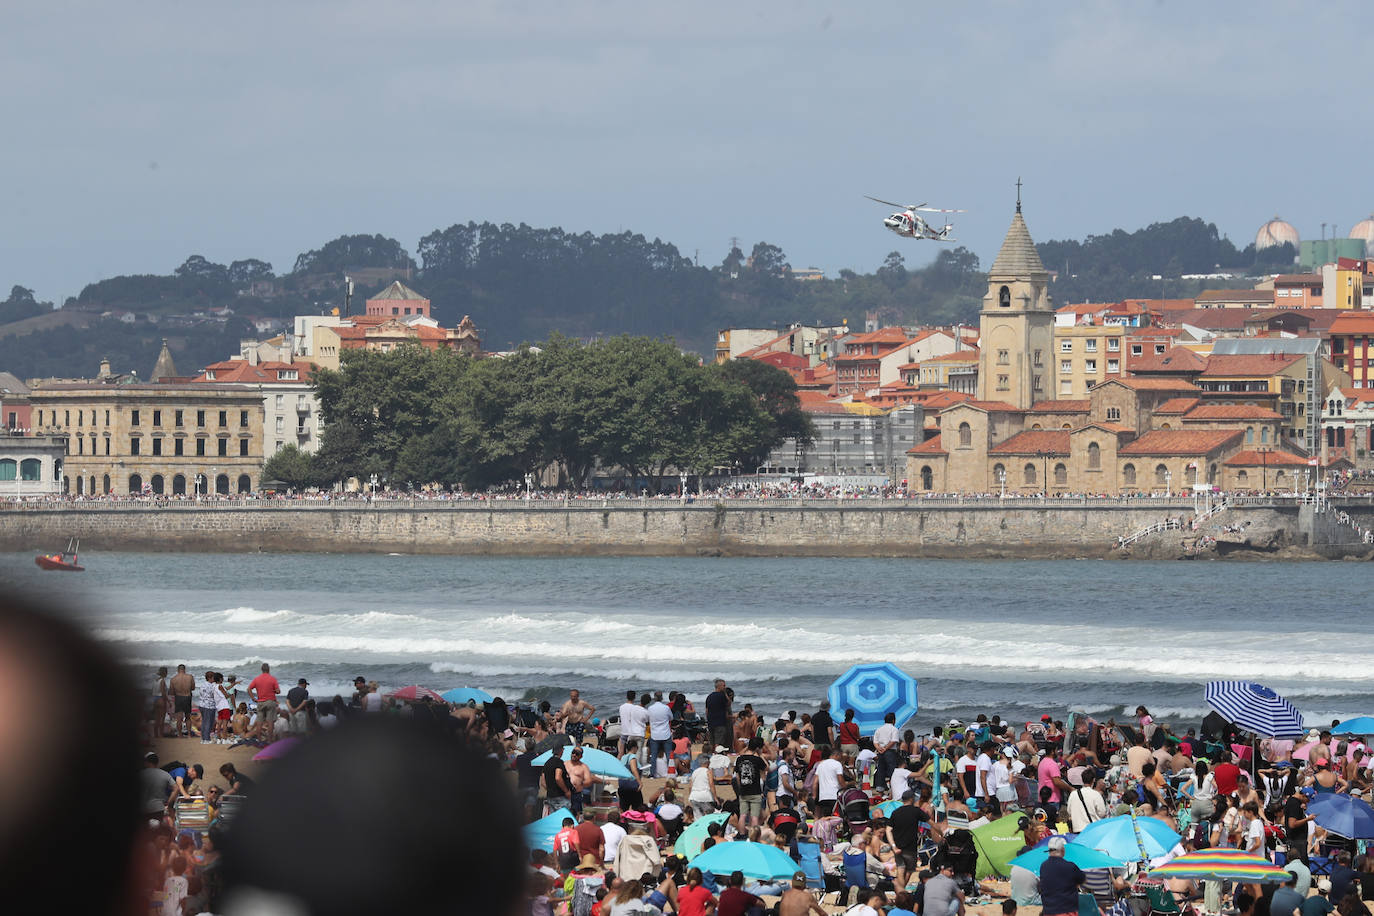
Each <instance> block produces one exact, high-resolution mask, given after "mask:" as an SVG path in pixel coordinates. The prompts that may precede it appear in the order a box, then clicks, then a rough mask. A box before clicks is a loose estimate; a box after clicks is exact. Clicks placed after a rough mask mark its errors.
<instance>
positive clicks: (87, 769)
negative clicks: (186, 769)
mask: <svg viewBox="0 0 1374 916" xmlns="http://www.w3.org/2000/svg"><path fill="white" fill-rule="evenodd" d="M0 697H3V702H0V900H5V901H9V904H8V905H17V902H18V901H20V900H30V901H35V902H36V903H37V906H38V907H41V908H42V909H53V908H56V909H61V910H69V911H72V912H80V913H86V914H105V913H109V914H118V913H146V912H147V893H148V887H147V886H144V884H145V882H146V881H148V880H151V879H152V878H153V877H154V875H153V874H152V873H151V872H150V871H149V870H147V869H145V868H142V867H140V865H139V864H138V863H137V862H135V855H134V850H135V848H136V847H137V845H138V844H136V842H135V838H136V837H137V835H138V829H139V813H138V807H139V790H138V786H139V770H140V769H141V768H142V754H141V753H140V747H139V739H140V722H141V718H140V715H139V709H138V699H137V693H136V692H135V690H134V688H133V686H132V685H131V684H129V683H128V682H127V681H126V679H125V676H124V672H123V671H122V670H121V669H120V667H119V665H118V664H117V663H116V662H115V661H114V659H113V658H112V657H111V656H110V655H109V654H107V653H106V652H105V650H104V649H103V648H102V647H101V646H99V645H98V644H97V643H96V642H95V641H94V640H92V639H90V638H89V637H87V636H86V635H85V634H84V633H82V632H81V631H80V630H78V629H77V628H76V627H74V626H72V625H71V624H69V623H67V622H66V621H64V620H62V619H60V618H59V617H57V616H54V615H52V614H48V613H44V611H43V610H42V609H41V608H39V607H37V606H35V605H33V604H30V603H28V602H26V601H25V600H24V599H22V598H19V597H17V596H14V595H6V596H4V597H0ZM74 844H75V845H74ZM77 847H79V848H80V849H81V850H82V853H81V855H80V857H79V862H74V861H73V858H72V853H73V850H74V849H75V848H77Z"/></svg>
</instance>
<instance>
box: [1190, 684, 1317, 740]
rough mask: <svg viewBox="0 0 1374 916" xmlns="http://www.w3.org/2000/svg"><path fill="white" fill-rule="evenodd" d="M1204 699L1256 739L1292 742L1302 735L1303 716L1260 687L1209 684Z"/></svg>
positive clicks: (1277, 696) (1257, 685)
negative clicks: (1267, 738)
mask: <svg viewBox="0 0 1374 916" xmlns="http://www.w3.org/2000/svg"><path fill="white" fill-rule="evenodd" d="M1206 696H1207V703H1208V705H1210V706H1211V707H1212V708H1213V709H1215V710H1216V711H1217V712H1219V713H1221V714H1222V715H1223V716H1225V717H1226V718H1227V719H1229V720H1231V721H1232V722H1234V723H1236V724H1237V725H1240V726H1242V727H1244V728H1248V729H1250V731H1252V732H1254V733H1255V734H1257V735H1264V736H1266V737H1269V738H1291V737H1296V736H1298V735H1301V734H1302V733H1303V726H1302V713H1300V712H1298V709H1297V707H1296V706H1294V705H1293V704H1292V703H1290V702H1288V701H1287V700H1285V699H1284V698H1283V697H1281V696H1279V695H1278V694H1277V693H1275V692H1274V691H1272V690H1270V689H1269V688H1268V687H1265V686H1264V685H1263V684H1255V683H1251V682H1250V681H1212V682H1210V683H1209V684H1208V685H1207V692H1206Z"/></svg>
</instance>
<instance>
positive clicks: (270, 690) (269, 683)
mask: <svg viewBox="0 0 1374 916" xmlns="http://www.w3.org/2000/svg"><path fill="white" fill-rule="evenodd" d="M248 689H249V690H254V691H257V695H258V702H259V703H268V702H275V701H276V699H277V694H279V693H281V685H280V684H278V683H277V679H276V678H274V677H273V676H272V675H270V674H268V673H267V672H266V671H264V672H263V673H262V674H259V675H258V676H257V677H255V678H253V681H252V683H250V684H249V685H248Z"/></svg>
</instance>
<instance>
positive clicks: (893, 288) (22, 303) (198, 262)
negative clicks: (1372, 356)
mask: <svg viewBox="0 0 1374 916" xmlns="http://www.w3.org/2000/svg"><path fill="white" fill-rule="evenodd" d="M1037 247H1038V249H1039V251H1040V255H1041V258H1042V260H1043V261H1044V262H1045V266H1046V267H1047V268H1049V269H1050V270H1051V271H1055V272H1056V273H1057V277H1056V280H1055V282H1054V283H1053V285H1052V287H1051V293H1052V295H1053V296H1054V298H1055V300H1056V301H1057V302H1060V303H1068V302H1081V301H1104V300H1117V299H1121V298H1125V297H1144V296H1159V295H1169V296H1186V295H1192V294H1195V293H1196V292H1197V291H1198V290H1200V289H1202V288H1205V287H1206V286H1208V285H1212V286H1215V285H1218V284H1217V283H1210V284H1209V283H1207V282H1206V281H1182V280H1179V279H1177V278H1178V277H1180V275H1182V274H1188V273H1213V272H1216V271H1217V270H1218V268H1219V267H1220V268H1221V269H1227V270H1231V271H1241V272H1269V273H1272V272H1278V271H1281V270H1284V269H1287V268H1288V265H1289V264H1290V263H1291V261H1292V257H1293V251H1292V248H1291V246H1283V247H1282V248H1278V249H1268V250H1265V251H1262V252H1258V253H1256V252H1255V250H1254V247H1253V246H1249V247H1246V248H1244V249H1239V250H1238V249H1236V248H1235V246H1234V245H1233V244H1232V243H1231V242H1230V241H1229V240H1228V239H1226V238H1225V237H1223V236H1221V235H1220V234H1219V233H1218V231H1217V228H1216V226H1215V225H1213V224H1210V223H1204V222H1203V221H1202V220H1199V219H1193V218H1189V217H1181V218H1179V219H1176V220H1173V221H1172V222H1168V223H1156V224H1153V225H1150V226H1147V227H1145V228H1143V229H1139V230H1137V231H1134V232H1126V231H1124V230H1120V229H1118V230H1115V231H1113V232H1111V233H1108V234H1105V235H1094V236H1088V237H1087V238H1085V239H1083V240H1082V241H1074V240H1054V241H1049V242H1044V243H1042V244H1040V245H1038V246H1037ZM906 250H907V249H903V250H902V251H892V252H890V253H889V254H888V255H887V256H886V257H885V258H884V259H883V261H882V263H881V264H879V265H877V266H875V267H874V268H873V270H872V271H871V272H869V273H860V272H857V271H855V270H849V269H844V270H841V271H839V274H838V276H836V277H833V278H825V279H819V280H815V279H806V280H801V279H798V278H796V277H795V276H793V273H792V267H791V265H790V263H789V262H788V259H787V255H786V253H785V252H784V251H783V250H782V249H781V248H779V247H778V246H776V245H773V244H771V243H769V242H766V241H758V242H756V243H754V244H753V245H752V247H750V248H749V249H748V253H747V254H746V251H745V250H744V249H743V248H740V247H732V248H731V250H730V251H728V252H727V253H726V254H725V256H724V258H723V259H722V260H721V262H720V263H719V264H717V265H715V266H713V267H712V266H699V265H697V264H695V263H693V261H692V260H691V259H690V258H687V257H685V256H683V255H682V253H681V252H680V251H679V250H678V249H677V247H676V246H674V245H673V244H671V243H669V242H666V241H663V240H662V239H657V238H655V239H652V240H651V239H649V238H647V237H645V236H643V235H640V234H638V233H632V232H622V233H614V234H606V235H594V234H592V233H590V232H583V233H574V232H569V231H566V230H564V229H561V228H557V227H553V228H539V227H532V226H528V225H525V224H523V223H522V224H519V225H513V224H510V223H503V224H499V225H498V224H495V223H490V222H483V223H477V222H468V223H455V224H454V225H452V226H449V227H448V228H447V229H438V230H435V231H434V232H431V233H429V234H428V235H426V236H424V237H423V238H422V239H420V241H419V245H418V247H417V248H416V254H415V256H414V257H412V255H411V254H410V252H408V251H407V250H406V249H405V247H404V246H402V245H401V243H400V242H399V241H397V240H396V239H391V238H387V237H385V236H381V235H367V234H356V235H344V236H340V237H339V238H336V239H333V240H331V241H329V242H326V243H325V244H323V245H321V246H319V247H318V248H314V249H310V250H308V251H305V252H302V253H301V254H300V255H299V256H297V258H296V259H295V261H294V263H293V265H292V269H291V270H290V271H289V272H287V273H285V274H277V273H275V272H274V270H273V266H272V265H271V264H270V263H268V262H266V261H263V260H261V259H258V258H252V257H246V258H243V259H241V260H235V261H231V262H230V263H228V264H220V263H215V262H212V261H210V260H208V259H206V258H204V257H202V256H200V255H194V254H193V255H191V256H189V257H188V258H186V260H185V261H184V262H183V263H182V264H181V265H180V266H178V267H177V268H176V269H175V270H174V271H172V272H171V273H170V274H167V275H132V276H117V277H111V278H108V279H105V280H100V281H98V282H95V283H91V284H90V285H88V286H86V287H85V288H84V289H83V290H82V291H81V293H80V295H78V296H76V297H74V298H72V299H69V300H68V301H67V302H66V303H65V304H64V309H76V310H80V311H82V312H83V313H85V314H86V315H87V316H88V317H87V318H86V319H85V320H83V321H82V322H79V323H72V326H71V327H64V328H61V329H60V330H59V329H57V328H52V327H48V328H46V329H44V330H36V331H33V332H32V333H27V331H28V330H29V328H28V326H20V327H21V328H22V331H21V330H20V329H19V328H16V335H13V336H10V335H6V333H5V328H6V325H7V324H9V323H14V322H18V321H22V320H29V321H32V320H33V319H34V317H35V316H38V315H42V314H44V313H47V312H48V311H49V309H50V307H49V305H48V304H46V303H38V302H35V301H34V299H33V294H32V292H31V291H29V290H27V289H24V288H23V287H20V286H16V287H14V289H13V290H12V291H11V294H10V297H9V299H7V300H5V301H4V302H0V368H4V369H7V370H9V371H11V372H14V373H16V374H17V375H19V376H21V377H32V376H38V375H53V374H56V375H73V374H84V373H88V372H89V371H91V370H90V369H89V367H90V366H92V365H94V363H95V362H98V360H99V358H100V356H103V355H109V356H110V357H111V359H112V361H113V362H114V363H115V367H116V369H122V370H128V369H135V368H137V369H142V368H143V366H144V365H145V364H146V365H147V366H149V367H151V365H152V362H153V359H155V358H156V353H157V348H158V346H159V345H160V342H161V339H162V338H163V337H166V338H168V340H169V342H170V344H171V346H172V352H173V356H174V357H175V358H176V360H177V363H178V366H179V367H181V368H182V370H183V371H186V372H190V371H193V370H196V369H199V368H201V367H202V366H203V365H205V364H206V363H208V362H212V361H214V360H217V359H224V358H226V357H228V356H230V355H232V354H233V353H235V352H237V349H238V346H237V341H238V337H239V336H254V335H256V334H257V333H258V332H257V330H256V329H255V328H254V327H253V325H252V324H250V323H249V321H248V319H251V320H255V321H258V322H260V323H261V322H263V321H264V320H265V321H266V322H267V324H268V325H269V326H275V327H277V328H279V329H280V328H285V327H286V326H287V324H288V322H289V319H290V317H291V316H293V315H299V314H321V313H326V312H328V311H329V310H331V309H333V308H341V307H342V306H343V304H344V292H343V278H344V276H345V274H349V275H354V276H355V279H356V280H357V283H356V289H355V292H354V300H353V303H352V308H353V310H354V311H355V312H359V311H361V310H362V300H363V299H365V298H366V297H367V296H369V295H372V294H374V293H375V292H377V291H378V290H380V289H381V288H382V287H383V286H385V285H386V283H388V282H390V280H391V279H392V278H393V277H401V278H403V279H404V280H405V282H407V283H408V284H409V285H411V286H413V287H414V288H415V289H416V290H418V291H419V292H421V293H422V294H424V295H426V296H428V297H429V298H430V299H431V300H432V302H433V304H434V309H433V311H434V316H435V318H436V319H438V320H439V321H440V322H442V323H444V324H446V325H450V326H451V325H453V324H456V323H457V322H458V321H459V320H460V319H461V318H462V317H463V316H464V315H470V316H471V317H472V319H473V321H474V322H476V323H477V326H478V328H479V329H480V331H481V334H482V337H483V341H484V343H485V345H486V346H487V347H488V348H489V349H513V348H515V347H516V346H518V345H519V344H520V343H522V342H525V341H533V340H541V339H544V338H545V337H547V336H548V335H550V334H553V333H560V334H564V335H567V336H569V337H572V338H575V339H583V340H591V339H598V338H607V337H613V336H616V335H619V334H634V335H644V336H650V337H671V338H673V339H675V340H676V341H677V342H678V343H679V344H680V345H681V346H683V347H685V348H687V349H691V350H695V351H697V352H700V353H709V352H710V351H711V348H712V346H713V343H714V335H715V331H716V330H717V329H718V328H721V327H728V326H734V327H785V326H787V325H788V324H791V323H794V322H805V323H813V322H814V323H821V324H839V323H840V321H841V320H843V319H848V321H849V323H850V324H851V325H855V326H861V324H862V322H863V321H864V319H865V317H866V316H867V315H869V314H874V315H876V316H877V318H878V321H879V322H880V323H881V324H906V325H916V324H942V325H949V324H955V323H974V322H976V321H977V315H978V309H979V307H980V303H981V299H982V296H983V293H984V291H985V284H986V275H985V274H984V273H983V270H982V265H981V264H980V263H979V259H978V257H977V255H975V254H974V253H973V252H971V251H969V250H968V249H966V248H963V247H957V248H947V247H940V248H939V249H938V251H937V253H936V256H935V259H934V261H932V262H931V263H929V264H927V265H925V266H923V267H918V268H909V267H907V265H906V263H905V258H904V256H903V251H906ZM910 250H911V251H917V252H921V253H924V252H925V251H926V249H925V248H912V249H910ZM1237 265H1239V266H1237ZM1158 274H1162V275H1164V277H1166V278H1169V279H1167V280H1164V281H1161V280H1159V279H1155V278H1154V277H1155V275H1158ZM1232 282H1233V284H1234V281H1232ZM116 325H118V326H116ZM148 354H152V355H151V356H149V355H148ZM125 358H127V359H129V360H133V362H131V363H122V359H125ZM144 371H146V370H144Z"/></svg>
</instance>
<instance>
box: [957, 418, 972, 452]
mask: <svg viewBox="0 0 1374 916" xmlns="http://www.w3.org/2000/svg"><path fill="white" fill-rule="evenodd" d="M971 445H973V427H972V426H969V425H968V424H967V423H960V424H959V446H960V447H961V448H968V447H969V446H971Z"/></svg>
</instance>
